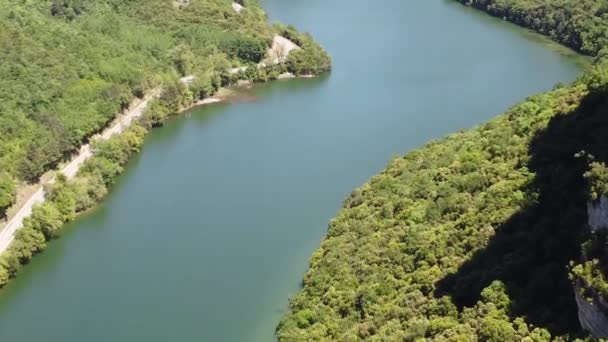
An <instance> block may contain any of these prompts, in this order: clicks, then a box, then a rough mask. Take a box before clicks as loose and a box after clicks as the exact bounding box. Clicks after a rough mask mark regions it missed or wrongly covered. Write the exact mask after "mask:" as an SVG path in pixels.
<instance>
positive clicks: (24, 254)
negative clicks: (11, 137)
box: [0, 35, 314, 287]
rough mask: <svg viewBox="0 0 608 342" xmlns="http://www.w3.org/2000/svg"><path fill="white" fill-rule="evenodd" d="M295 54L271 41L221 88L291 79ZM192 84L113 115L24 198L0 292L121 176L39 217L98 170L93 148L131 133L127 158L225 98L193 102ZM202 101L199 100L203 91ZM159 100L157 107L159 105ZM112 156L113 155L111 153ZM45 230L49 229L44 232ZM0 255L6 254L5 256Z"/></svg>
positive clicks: (4, 241)
mask: <svg viewBox="0 0 608 342" xmlns="http://www.w3.org/2000/svg"><path fill="white" fill-rule="evenodd" d="M294 51H303V49H302V48H300V47H299V46H297V45H296V44H295V43H293V42H292V41H290V40H289V39H287V38H284V37H280V36H278V35H276V36H275V38H274V39H273V44H272V46H271V48H269V50H268V51H267V58H266V59H265V60H264V61H265V62H264V61H263V62H260V63H259V64H258V65H257V66H244V67H236V68H232V69H228V70H227V71H226V74H227V75H229V78H227V79H226V80H225V81H223V82H222V83H224V82H225V83H226V84H227V85H230V84H236V85H237V86H242V85H248V84H251V83H253V82H254V81H257V82H267V81H270V80H276V79H286V78H295V77H297V76H296V75H295V74H294V73H292V72H290V71H288V70H289V66H284V64H285V63H286V62H287V61H288V57H289V55H290V53H292V52H294ZM269 70H270V71H271V72H274V73H275V74H274V75H268V74H267V73H268V71H269ZM277 70H278V71H277ZM294 71H295V70H294ZM281 72H282V73H281ZM262 76H263V77H262ZM302 76H303V77H314V76H313V75H310V74H304V75H302ZM197 81H198V80H197V77H196V76H194V75H188V76H185V77H182V78H181V79H180V80H179V81H178V83H177V86H172V87H170V89H168V90H160V89H155V90H153V91H152V92H151V93H150V94H148V95H147V96H146V97H145V98H144V99H142V100H135V101H137V104H136V105H132V106H133V108H132V109H130V110H127V111H126V112H125V113H124V114H123V115H120V116H118V117H117V119H115V120H114V121H113V122H112V124H111V125H110V127H108V128H107V129H105V130H104V131H103V132H101V133H100V134H98V135H96V136H94V137H92V138H91V143H87V144H85V145H83V146H81V147H80V149H79V152H78V154H77V155H75V156H74V157H73V158H72V159H71V160H70V161H69V162H68V163H67V164H66V165H65V166H64V167H62V168H60V169H59V170H57V171H56V172H55V175H51V176H49V179H48V180H41V182H40V183H39V184H38V185H37V189H36V190H35V191H34V192H33V193H32V194H31V195H30V196H29V198H28V199H27V200H26V201H25V203H24V204H23V206H22V207H21V208H20V209H19V210H18V211H17V212H16V213H15V215H14V216H13V217H12V218H11V219H10V220H9V221H8V223H7V224H6V225H5V226H4V228H3V229H2V231H1V232H0V256H2V259H0V287H1V286H3V285H4V284H6V282H7V281H8V279H9V278H11V277H14V276H15V275H16V273H17V271H18V269H19V268H20V266H19V265H23V264H25V263H27V262H28V261H29V259H31V257H32V256H33V255H34V254H36V253H38V252H40V251H41V250H42V249H44V248H45V244H44V243H43V238H44V240H48V239H51V238H53V237H55V236H56V231H57V230H58V229H59V228H60V226H61V225H63V224H64V223H66V222H69V221H71V220H73V219H75V218H76V215H77V214H79V213H81V212H83V211H85V210H88V209H90V208H91V207H92V206H93V205H95V203H97V202H99V201H100V200H101V199H102V198H103V197H104V196H105V194H106V193H107V191H108V188H109V186H110V185H111V184H112V182H113V178H114V177H116V176H117V175H118V174H119V173H120V172H112V173H111V174H109V175H102V177H101V178H103V179H102V182H103V183H105V186H104V187H101V186H100V184H95V187H97V188H95V189H88V190H87V191H88V192H98V194H96V195H95V196H93V197H94V198H87V199H86V200H85V202H86V204H83V205H81V206H79V205H78V204H76V203H74V205H73V208H68V209H67V211H68V213H64V214H63V215H56V217H54V218H49V217H47V216H48V215H46V214H48V213H44V211H46V210H47V209H44V210H42V209H40V208H41V207H44V205H45V200H46V199H47V197H49V194H50V195H52V196H54V197H56V195H53V191H56V189H55V190H53V187H56V186H57V185H56V183H57V182H58V180H59V182H60V183H61V184H60V185H59V188H62V187H70V184H74V183H78V181H79V179H78V178H79V172H80V171H81V169H82V167H83V166H85V163H88V166H89V170H88V172H89V173H95V172H96V170H95V169H98V168H100V167H101V166H99V165H96V163H95V161H94V159H95V158H94V157H95V153H96V152H95V149H96V148H97V150H98V149H99V148H100V147H99V146H101V145H102V144H103V143H104V142H108V143H109V144H112V142H113V141H114V140H118V141H120V139H121V137H120V135H121V133H125V132H127V133H129V132H130V133H134V134H135V141H138V142H137V143H136V144H135V145H132V144H133V139H131V141H130V142H122V145H123V147H124V149H126V150H123V151H122V152H121V153H123V154H125V155H128V156H130V155H132V154H133V153H136V152H137V151H138V150H139V148H140V146H141V144H142V143H143V136H144V135H145V134H146V133H147V131H148V130H149V129H150V128H152V127H153V126H157V125H162V121H164V120H165V119H166V118H167V117H169V116H173V115H177V114H179V113H182V112H184V111H186V110H188V109H191V108H193V107H197V106H204V105H209V104H214V103H220V102H223V101H225V100H226V99H228V98H229V94H230V93H229V91H228V88H225V87H222V88H219V89H217V90H215V91H213V93H212V94H211V96H205V97H204V98H202V99H200V100H194V99H193V98H192V94H193V92H192V91H191V90H190V88H191V87H193V86H194V87H196V82H197ZM243 82H244V83H243ZM166 91H169V92H171V93H172V95H170V96H169V97H166V96H165V92H166ZM201 96H203V95H202V91H201ZM159 100H160V102H158V101H159ZM153 102H158V103H156V104H157V106H156V107H154V106H153V107H154V108H149V107H150V104H151V103H153ZM159 106H160V108H164V109H162V111H163V112H164V114H161V115H160V116H158V115H157V113H154V111H155V110H159ZM175 106H177V107H175ZM171 108H175V109H171ZM146 111H148V115H147V118H145V117H143V116H144V114H145V113H146ZM172 111H173V112H172ZM136 120H140V122H138V123H137V124H135V125H134V126H135V127H132V126H133V123H134V122H135V121H136ZM142 132H143V133H142ZM116 136H118V138H114V137H116ZM118 145H119V146H120V145H121V143H118ZM95 146H97V147H95ZM116 152H117V151H115V152H114V153H116ZM106 157H107V158H106V159H111V158H110V157H109V156H106ZM128 159H129V158H126V159H123V160H120V161H119V162H117V163H115V164H116V167H117V168H118V169H121V168H122V166H123V165H124V164H126V162H127V161H128ZM91 169H92V170H91ZM97 171H99V172H101V173H103V172H104V170H103V169H99V170H97ZM88 176H90V175H85V176H81V177H80V178H82V179H80V181H82V182H87V181H89V180H88V179H87V177H88ZM96 181H99V180H96ZM102 188H103V189H102ZM49 189H50V190H49ZM72 190H73V189H72ZM70 196H72V197H73V195H68V197H70ZM83 196H84V195H83ZM86 197H89V195H86ZM74 201H76V200H74ZM51 203H52V200H51ZM57 204H59V203H57ZM37 208H38V209H40V210H39V212H43V213H41V214H40V215H38V217H37V216H36V214H37V213H36V209H37ZM59 211H61V210H59ZM30 217H31V218H30ZM53 219H54V220H55V222H52V223H51V222H50V221H49V220H53ZM28 225H29V226H30V228H35V229H32V230H30V231H28V232H26V233H23V234H19V230H20V229H22V228H24V227H26V228H27V226H28ZM49 225H51V226H52V227H48V226H49ZM45 232H46V233H45ZM15 240H17V242H19V243H20V244H19V245H18V246H17V247H15V248H13V249H12V251H11V245H12V243H13V242H14V241H15ZM4 254H9V256H6V255H4ZM15 256H16V257H15Z"/></svg>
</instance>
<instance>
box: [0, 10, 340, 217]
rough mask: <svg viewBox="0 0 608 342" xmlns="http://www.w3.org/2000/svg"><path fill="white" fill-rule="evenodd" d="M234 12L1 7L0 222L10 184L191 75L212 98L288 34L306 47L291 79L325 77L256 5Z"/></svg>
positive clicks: (311, 48)
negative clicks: (137, 101)
mask: <svg viewBox="0 0 608 342" xmlns="http://www.w3.org/2000/svg"><path fill="white" fill-rule="evenodd" d="M231 3H232V1H230V0H192V1H185V2H184V1H173V0H128V1H127V0H96V1H92V0H82V1H80V0H79V1H76V0H52V1H51V0H45V1H32V0H26V1H18V2H15V1H9V0H0V45H2V46H3V48H2V49H0V60H2V63H0V218H1V217H2V216H3V214H4V211H5V209H6V208H7V207H9V206H10V205H11V204H12V203H13V201H14V197H15V185H16V184H19V183H20V182H23V181H27V182H35V181H36V180H37V179H38V177H40V176H41V175H42V174H43V173H44V172H46V171H48V170H49V169H51V168H52V167H54V166H55V165H56V164H57V163H58V162H60V161H61V160H62V159H64V158H66V157H68V156H69V155H70V154H71V153H72V152H74V150H75V149H76V148H77V147H78V146H79V145H80V144H81V143H82V142H84V141H86V140H88V139H89V138H90V137H91V136H92V135H93V134H95V133H98V132H99V131H101V129H102V128H103V127H105V126H106V125H107V124H108V123H109V122H110V121H111V120H112V119H113V118H114V117H115V116H116V114H117V113H119V112H120V111H121V110H123V109H125V108H126V107H127V106H128V105H129V103H130V101H131V100H132V99H133V98H134V97H143V96H144V95H145V94H146V92H148V91H150V90H151V89H154V88H158V87H160V86H162V85H167V84H175V82H176V80H177V79H178V77H179V76H184V75H187V74H195V75H197V80H196V82H195V83H194V84H193V87H195V88H196V89H192V92H193V93H194V94H195V95H196V96H208V95H210V94H211V93H212V92H213V91H214V90H215V89H217V88H218V87H219V86H222V85H226V84H229V83H230V82H231V75H228V74H227V73H226V70H227V68H229V67H231V66H239V65H248V64H253V63H258V62H260V60H261V59H262V58H263V57H264V56H265V53H266V51H267V49H268V48H269V47H270V44H271V43H272V38H273V35H274V34H275V33H289V32H291V33H292V35H293V36H294V37H299V39H300V41H301V42H302V43H304V44H305V45H306V46H305V48H304V49H303V50H302V51H301V52H298V54H296V56H294V57H290V59H289V60H288V62H289V63H288V64H287V67H288V68H291V70H290V71H293V72H294V73H303V72H304V71H314V72H317V73H318V72H321V71H325V70H327V69H328V68H329V58H328V57H327V55H326V54H325V52H324V51H323V50H322V49H321V48H320V47H319V46H318V45H316V44H315V43H314V42H313V41H312V39H311V38H310V37H309V36H307V35H303V34H300V33H297V32H296V31H295V30H294V29H293V28H291V27H282V26H276V27H273V26H270V25H269V24H268V22H267V18H266V15H265V13H264V12H263V11H262V9H261V8H260V7H259V5H258V3H257V2H256V1H255V0H246V1H241V3H243V5H244V9H243V10H242V11H240V13H237V12H236V11H235V10H234V9H233V8H232V6H231ZM279 31H281V32H279ZM321 59H322V60H323V61H322V62H320V60H321ZM238 76H245V77H261V76H263V77H262V78H261V79H260V80H265V79H266V78H267V77H268V76H267V75H265V74H264V75H257V73H255V72H254V73H253V75H249V74H247V75H238ZM232 78H233V77H232ZM166 96H170V94H169V93H166Z"/></svg>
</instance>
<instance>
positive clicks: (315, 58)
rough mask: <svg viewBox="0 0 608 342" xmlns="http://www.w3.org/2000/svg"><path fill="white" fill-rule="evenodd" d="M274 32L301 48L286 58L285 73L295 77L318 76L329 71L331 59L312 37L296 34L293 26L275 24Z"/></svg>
mask: <svg viewBox="0 0 608 342" xmlns="http://www.w3.org/2000/svg"><path fill="white" fill-rule="evenodd" d="M275 30H277V32H278V33H279V34H280V35H282V36H283V37H285V38H287V39H289V40H291V41H292V42H294V43H295V44H296V45H298V46H300V47H301V48H302V49H301V50H296V51H292V52H290V54H289V56H287V60H286V61H285V64H286V66H287V71H289V72H291V73H293V74H295V75H318V74H321V73H323V72H326V71H329V70H331V58H330V57H329V55H328V54H327V52H326V51H325V50H324V49H323V48H322V47H321V46H320V45H319V44H317V43H316V42H315V41H314V39H313V38H312V36H310V35H309V34H306V33H300V32H298V31H297V30H296V29H295V28H294V27H293V26H283V25H280V24H276V25H275Z"/></svg>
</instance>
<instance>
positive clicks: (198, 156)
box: [0, 0, 580, 342]
mask: <svg viewBox="0 0 608 342" xmlns="http://www.w3.org/2000/svg"><path fill="white" fill-rule="evenodd" d="M262 4H263V5H264V6H265V7H266V8H267V10H268V11H269V13H270V16H271V18H272V19H273V20H281V21H283V22H290V23H294V24H296V25H297V26H299V27H301V28H303V29H305V30H308V31H310V32H312V33H313V34H314V35H315V36H316V37H317V39H318V40H319V41H321V43H322V44H323V45H324V46H325V47H326V48H327V49H328V50H329V51H330V53H331V54H332V56H333V58H334V65H335V68H334V71H333V72H332V73H331V74H330V75H326V76H324V77H321V78H318V79H312V80H293V81H287V82H276V83H271V84H267V85H263V86H259V87H256V88H255V89H254V90H252V92H253V94H254V95H255V96H256V98H257V100H256V101H254V102H245V103H237V104H223V105H214V106H210V107H205V108H200V109H196V110H193V111H190V112H189V113H187V115H183V116H182V117H180V118H179V119H177V120H173V121H171V122H169V123H168V124H167V125H166V126H165V127H164V128H162V129H157V130H154V131H153V132H152V133H151V134H150V135H149V137H148V138H147V142H146V144H145V147H144V151H143V153H141V154H140V155H139V156H138V157H136V158H135V159H134V160H133V161H132V162H131V163H130V164H129V166H128V168H127V171H126V172H125V173H124V175H123V176H122V177H121V178H120V179H119V181H118V184H117V185H116V186H115V187H114V189H113V191H112V192H111V194H110V195H109V196H108V198H107V200H106V201H105V202H104V204H103V205H101V206H100V207H99V208H98V209H97V210H96V211H94V212H93V213H91V214H89V215H87V216H86V217H83V218H81V219H79V220H78V221H77V222H75V223H74V224H72V225H70V226H69V228H68V229H67V230H66V231H65V234H64V236H63V237H62V238H61V239H59V240H57V241H55V242H53V243H52V244H51V245H50V247H49V248H48V249H47V251H46V252H45V253H44V254H43V255H42V256H39V257H37V258H35V260H34V261H33V263H32V265H30V266H29V267H27V268H26V269H25V270H24V271H23V272H22V273H21V274H20V276H19V278H18V279H17V280H15V281H14V282H12V283H11V285H10V286H9V287H8V288H7V289H5V290H4V291H2V292H0V341H15V342H17V341H47V342H48V341H52V342H55V341H57V342H59V341H61V342H81V341H88V342H98V341H99V342H102V341H103V342H106V341H148V342H154V341H159V342H160V341H213V342H214V341H227V342H232V341H235V342H239V341H266V342H267V341H272V339H273V331H274V327H275V326H276V324H277V322H278V320H279V318H280V316H281V313H282V312H284V310H285V308H286V305H287V299H288V297H289V296H290V295H292V294H294V293H295V292H296V291H297V290H298V287H299V284H300V280H301V279H302V276H303V274H304V272H305V270H306V266H307V262H308V259H309V257H310V255H311V254H312V252H313V251H314V250H315V248H316V247H317V246H318V244H319V242H320V240H321V239H322V238H323V235H324V233H325V231H326V227H327V222H328V221H329V219H330V218H331V217H332V216H334V215H335V213H336V211H337V210H338V209H339V208H340V206H341V202H342V199H343V198H345V196H346V195H347V194H348V193H350V191H351V190H352V189H353V188H355V187H357V186H359V185H360V184H362V183H363V182H365V180H366V179H368V178H369V177H370V176H372V175H373V174H374V173H376V172H377V171H379V170H381V169H382V168H383V167H384V165H385V164H386V163H387V161H388V160H389V159H390V158H391V157H392V156H394V155H396V154H402V153H404V152H406V151H408V150H410V149H412V148H415V147H418V146H421V145H422V144H424V143H425V142H426V141H428V140H429V139H434V138H440V137H441V136H443V135H445V134H448V133H450V132H454V131H456V130H459V129H463V128H468V127H471V126H473V125H475V124H477V123H481V122H483V121H486V120H488V119H489V118H491V117H493V116H495V115H496V114H498V113H500V112H502V111H504V110H505V109H506V108H507V107H508V106H509V105H511V104H514V103H515V102H517V101H519V100H521V99H523V98H524V97H525V96H527V95H529V94H531V93H534V92H539V91H543V90H548V89H551V88H552V86H553V85H554V84H555V83H556V82H558V81H562V82H568V81H571V80H573V79H574V78H575V76H576V75H577V74H578V73H579V72H580V70H579V67H578V66H577V58H574V57H572V56H566V55H564V54H562V53H558V52H557V51H556V50H555V49H553V48H550V47H548V46H547V44H545V43H544V42H542V41H538V39H531V38H530V35H529V34H528V33H526V31H524V30H521V29H517V28H515V27H514V26H513V25H510V24H507V23H504V22H502V21H500V20H497V19H494V18H491V17H489V16H485V15H483V14H480V13H477V12H475V11H473V10H471V9H468V8H465V7H463V6H460V5H458V4H455V3H453V2H450V1H442V0H408V1H403V0H384V1H382V2H377V1H352V0H350V1H347V0H334V1H326V0H323V1H321V0H306V1H304V0H263V1H262Z"/></svg>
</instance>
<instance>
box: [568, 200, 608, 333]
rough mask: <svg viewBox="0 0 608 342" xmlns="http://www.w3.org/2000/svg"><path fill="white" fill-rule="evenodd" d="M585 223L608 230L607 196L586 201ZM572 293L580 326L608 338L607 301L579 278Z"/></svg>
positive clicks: (593, 230) (597, 229)
mask: <svg viewBox="0 0 608 342" xmlns="http://www.w3.org/2000/svg"><path fill="white" fill-rule="evenodd" d="M587 223H588V225H589V229H591V232H593V233H595V232H598V231H603V230H608V197H606V196H605V195H602V196H601V197H600V199H599V200H598V201H589V202H588V203H587ZM582 293H584V295H583V294H582ZM574 295H575V299H576V304H577V306H578V320H579V322H580V323H581V327H582V328H583V329H584V330H586V331H588V332H589V333H590V334H591V335H593V337H595V338H608V303H607V302H606V301H605V300H604V299H603V298H602V296H600V295H599V294H598V293H597V291H596V290H595V289H594V288H592V287H589V286H588V285H586V283H585V282H584V281H582V280H580V279H579V280H577V281H576V282H575V284H574Z"/></svg>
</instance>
